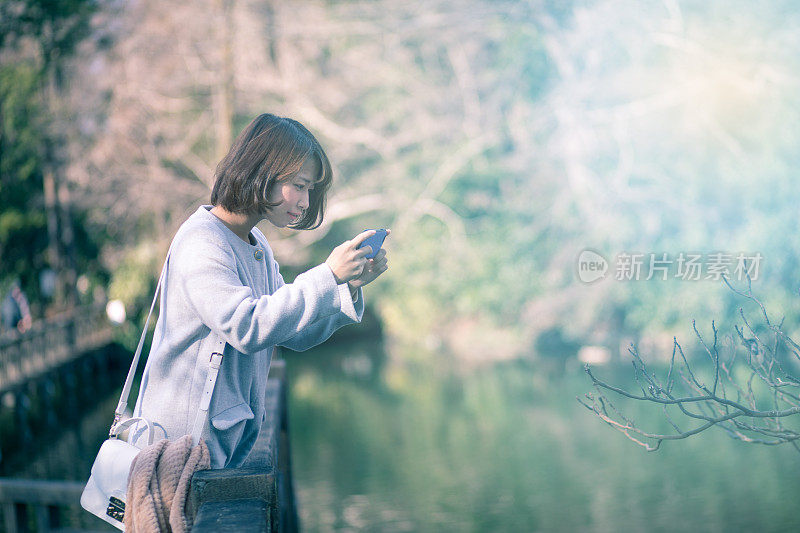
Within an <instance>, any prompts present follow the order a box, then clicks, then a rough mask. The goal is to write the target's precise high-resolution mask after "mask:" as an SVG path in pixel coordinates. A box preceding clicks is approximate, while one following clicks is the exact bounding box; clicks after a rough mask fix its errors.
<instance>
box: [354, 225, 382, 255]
mask: <svg viewBox="0 0 800 533" xmlns="http://www.w3.org/2000/svg"><path fill="white" fill-rule="evenodd" d="M364 231H371V230H368V229H365V230H364ZM374 231H375V235H373V236H372V237H368V238H367V239H366V240H365V241H364V242H362V243H361V244H359V245H358V247H359V248H363V247H364V246H371V247H372V252H370V253H369V254H368V255H367V256H366V258H367V259H372V258H373V257H375V256H376V255H377V253H378V252H379V251H380V250H381V246H383V241H384V239H386V235H387V233H386V230H385V229H376V230H374Z"/></svg>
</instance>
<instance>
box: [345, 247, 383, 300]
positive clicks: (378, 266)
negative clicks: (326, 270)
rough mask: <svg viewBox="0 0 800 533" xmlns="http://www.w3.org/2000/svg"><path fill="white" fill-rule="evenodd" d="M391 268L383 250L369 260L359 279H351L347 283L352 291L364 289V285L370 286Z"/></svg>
mask: <svg viewBox="0 0 800 533" xmlns="http://www.w3.org/2000/svg"><path fill="white" fill-rule="evenodd" d="M388 268H389V265H388V260H387V259H386V250H384V249H383V248H381V249H380V250H379V251H378V254H377V255H376V256H375V257H374V258H372V259H367V264H366V265H365V266H364V270H362V271H361V275H360V276H359V277H357V278H354V279H351V280H350V281H348V282H347V284H348V285H349V286H350V290H351V291H355V290H357V289H358V288H359V287H363V286H364V285H368V284H369V283H372V282H373V281H375V280H376V279H377V278H378V276H380V275H381V274H383V273H384V272H386V270H387V269H388Z"/></svg>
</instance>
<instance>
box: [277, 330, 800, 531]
mask: <svg viewBox="0 0 800 533" xmlns="http://www.w3.org/2000/svg"><path fill="white" fill-rule="evenodd" d="M411 352H413V353H411ZM365 354H368V356H369V357H370V358H371V361H372V363H369V364H368V363H366V362H365V361H364V357H365ZM539 368H540V367H539V366H538V365H536V364H535V363H532V362H525V361H519V362H506V363H503V364H497V365H487V366H484V367H481V368H475V369H472V370H464V369H462V368H460V366H459V365H458V363H457V361H454V360H452V359H447V358H445V357H443V356H441V355H439V354H425V353H424V352H422V351H421V349H419V348H415V347H407V348H391V349H389V350H388V353H387V350H386V349H384V347H383V346H382V345H380V344H379V343H374V342H372V343H355V344H352V345H350V346H347V347H346V348H343V347H342V346H341V345H340V346H338V347H335V346H333V345H331V346H325V347H320V348H318V349H317V350H314V351H310V352H305V353H303V354H289V355H287V369H288V372H289V381H290V387H291V390H290V407H289V409H290V410H289V412H290V415H289V416H290V422H291V432H292V447H293V454H294V456H293V462H294V465H293V466H294V472H295V482H296V484H295V486H296V487H297V491H298V500H299V511H300V513H301V520H302V523H303V526H304V529H306V530H309V531H329V530H340V529H341V530H368V531H369V530H372V531H478V530H480V531H596V532H613V531H622V530H624V531H645V530H646V531H747V530H759V531H789V530H797V529H798V528H800V518H799V517H797V515H796V513H795V512H794V502H795V501H796V499H797V497H798V496H800V476H798V474H800V457H798V455H797V453H796V452H794V451H793V450H791V449H789V448H767V447H758V446H752V445H750V446H748V445H744V444H742V443H738V442H735V441H732V440H730V439H728V438H727V437H725V436H724V435H723V434H722V433H721V432H716V433H713V432H708V433H707V434H701V435H699V436H697V437H695V438H693V439H690V440H687V441H683V442H678V443H668V444H666V445H665V446H663V449H662V450H661V451H659V452H657V453H647V452H645V451H643V450H641V449H639V448H638V447H636V446H634V445H633V444H632V443H630V442H629V441H627V440H626V439H625V438H624V437H623V436H621V435H620V434H618V433H616V432H614V431H611V430H610V429H608V428H607V427H605V426H604V425H603V424H602V423H601V422H600V421H598V420H597V419H595V418H593V417H592V416H591V414H590V413H588V411H586V410H585V409H584V408H583V407H581V406H580V405H579V404H578V403H577V402H576V401H575V397H576V396H578V395H581V394H583V393H584V392H586V391H587V390H588V389H589V382H588V380H587V378H586V377H585V375H584V374H583V373H582V372H581V371H580V370H579V369H577V368H573V369H570V368H569V367H568V368H567V369H566V370H565V371H564V372H563V375H561V374H562V372H561V370H560V369H559V372H556V373H552V374H546V373H542V372H541V371H540V370H539ZM621 375H624V374H621ZM632 414H633V416H634V417H635V418H636V419H637V421H639V422H640V423H649V424H650V425H651V426H653V425H657V424H660V423H662V422H663V421H662V420H661V419H660V417H659V414H658V413H657V412H656V413H651V412H647V411H642V410H640V411H638V412H637V411H634V412H632ZM647 417H650V419H648V418H647Z"/></svg>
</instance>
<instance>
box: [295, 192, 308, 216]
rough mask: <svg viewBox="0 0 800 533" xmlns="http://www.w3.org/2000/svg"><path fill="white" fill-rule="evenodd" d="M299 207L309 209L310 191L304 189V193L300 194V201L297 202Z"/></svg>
mask: <svg viewBox="0 0 800 533" xmlns="http://www.w3.org/2000/svg"><path fill="white" fill-rule="evenodd" d="M297 207H299V208H300V209H302V210H303V211H305V210H306V209H308V191H307V190H306V191H303V194H302V195H301V196H300V201H298V202H297Z"/></svg>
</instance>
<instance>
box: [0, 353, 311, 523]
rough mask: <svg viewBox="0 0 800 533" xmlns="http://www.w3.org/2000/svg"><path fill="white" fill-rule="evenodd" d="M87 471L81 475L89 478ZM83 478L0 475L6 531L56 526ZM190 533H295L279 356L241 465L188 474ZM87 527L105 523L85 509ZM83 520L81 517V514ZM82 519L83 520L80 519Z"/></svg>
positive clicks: (76, 501) (75, 504)
mask: <svg viewBox="0 0 800 533" xmlns="http://www.w3.org/2000/svg"><path fill="white" fill-rule="evenodd" d="M88 474H89V472H88V471H87V473H86V475H87V478H88ZM83 487H84V483H83V482H67V481H36V480H23V479H8V478H6V479H3V478H0V509H2V511H3V521H4V524H5V531H6V532H7V533H18V532H27V531H30V529H31V528H30V526H31V524H34V527H35V531H37V532H47V531H70V532H73V533H74V532H77V531H80V530H76V529H69V530H66V529H59V528H60V527H61V522H62V521H63V520H61V518H60V516H61V514H62V511H63V510H64V509H63V508H70V509H72V510H74V509H77V508H79V505H80V495H81V492H82V491H83ZM190 509H191V512H192V513H194V514H195V523H194V527H193V528H192V532H193V533H208V532H214V533H217V532H219V531H225V532H226V533H235V532H271V533H272V532H287V533H289V532H294V531H297V530H298V519H297V510H296V507H295V500H294V489H293V487H292V475H291V462H290V460H289V432H288V421H287V410H286V379H285V367H284V362H283V361H282V360H273V362H272V365H271V367H270V373H269V379H268V381H267V392H266V417H265V420H264V424H263V426H262V428H261V433H260V434H259V437H258V440H257V441H256V444H255V447H254V449H253V451H252V452H251V453H250V456H249V457H248V459H247V461H246V462H245V464H244V465H242V467H241V468H232V469H221V470H206V471H202V472H197V473H196V474H195V476H194V477H193V478H192V490H191V495H190ZM85 515H86V517H89V523H90V524H92V525H91V526H90V527H92V528H93V529H98V530H99V529H103V530H108V529H109V528H110V526H106V524H105V523H104V522H102V521H100V520H99V519H96V518H92V517H91V516H90V515H89V514H88V513H85ZM84 518H85V517H84ZM83 522H84V523H86V520H83Z"/></svg>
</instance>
